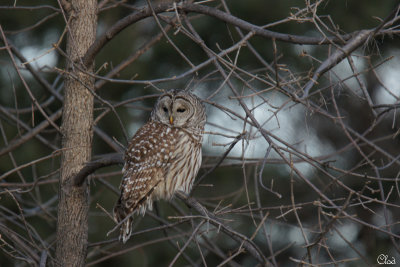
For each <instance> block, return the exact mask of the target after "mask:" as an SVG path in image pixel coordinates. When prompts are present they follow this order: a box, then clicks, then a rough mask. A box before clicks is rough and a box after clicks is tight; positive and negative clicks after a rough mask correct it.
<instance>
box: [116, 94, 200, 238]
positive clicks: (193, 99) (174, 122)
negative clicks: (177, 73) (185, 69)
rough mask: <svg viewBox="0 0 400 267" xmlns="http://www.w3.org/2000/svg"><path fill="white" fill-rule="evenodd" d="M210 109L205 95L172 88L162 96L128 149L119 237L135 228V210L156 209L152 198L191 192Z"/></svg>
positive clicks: (118, 219) (118, 214)
mask: <svg viewBox="0 0 400 267" xmlns="http://www.w3.org/2000/svg"><path fill="white" fill-rule="evenodd" d="M205 123H206V113H205V108H204V105H203V104H202V103H201V101H200V99H199V98H198V97H197V96H195V95H193V94H191V93H188V92H186V91H179V90H171V91H168V92H166V93H165V94H163V95H161V96H160V98H159V99H158V100H157V103H156V105H155V107H154V108H153V111H152V112H151V117H150V120H149V122H147V123H146V124H145V125H143V126H142V127H141V128H140V129H139V130H138V131H137V132H136V134H135V135H134V136H133V138H132V140H131V141H130V143H129V145H128V148H127V150H126V152H125V165H124V168H123V169H122V173H123V179H122V182H121V186H120V189H121V195H120V198H119V200H118V202H117V204H116V205H115V207H114V218H115V220H116V222H117V223H120V222H121V221H124V222H123V223H122V224H121V230H120V237H119V238H120V240H122V242H123V243H125V242H126V241H127V240H128V239H129V237H130V236H131V232H132V220H133V219H132V215H133V213H140V214H141V215H144V213H145V212H146V209H149V210H151V209H152V206H153V200H157V199H171V197H172V196H173V195H174V193H175V192H176V191H183V192H184V193H186V194H189V193H190V190H191V188H192V185H193V181H194V179H195V177H196V175H197V172H198V171H199V168H200V165H201V145H202V139H203V131H204V125H205Z"/></svg>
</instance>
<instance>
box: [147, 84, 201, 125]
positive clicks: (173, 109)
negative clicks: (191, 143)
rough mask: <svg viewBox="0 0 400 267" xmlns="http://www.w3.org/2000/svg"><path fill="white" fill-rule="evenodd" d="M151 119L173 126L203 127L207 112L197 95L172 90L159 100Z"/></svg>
mask: <svg viewBox="0 0 400 267" xmlns="http://www.w3.org/2000/svg"><path fill="white" fill-rule="evenodd" d="M151 119H152V120H153V121H157V122H161V123H164V124H167V125H170V126H173V127H185V128H190V127H196V128H197V127H201V128H203V127H204V124H205V123H206V112H205V108H204V105H203V104H202V102H201V101H200V99H199V98H198V97H197V96H195V95H193V94H191V93H189V92H186V91H180V90H170V91H167V92H166V93H164V94H163V95H161V96H160V98H159V99H158V100H157V103H156V105H155V107H154V109H153V111H152V112H151Z"/></svg>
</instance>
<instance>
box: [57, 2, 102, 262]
mask: <svg viewBox="0 0 400 267" xmlns="http://www.w3.org/2000/svg"><path fill="white" fill-rule="evenodd" d="M67 4H68V6H64V8H65V9H66V11H67V13H68V19H69V25H68V39H67V55H68V58H69V61H68V63H67V75H66V77H65V89H64V90H65V91H64V92H65V93H64V94H65V97H64V106H63V120H62V125H61V130H62V134H63V137H62V147H63V150H62V157H61V175H60V187H59V204H58V221H57V248H56V266H83V265H84V264H85V258H86V252H87V242H88V212H89V185H88V183H87V182H85V183H83V184H82V185H81V186H79V187H76V186H74V185H73V178H74V176H75V175H76V174H77V173H78V172H79V171H80V170H81V169H82V167H83V166H84V165H85V163H86V162H88V161H89V160H90V157H91V147H92V137H93V95H92V94H91V92H90V91H89V90H88V88H91V89H93V87H94V79H93V78H91V77H89V76H88V75H86V74H84V73H82V72H80V71H79V70H78V69H79V68H77V67H76V66H77V65H79V66H81V65H80V61H81V60H80V59H81V57H82V56H83V55H84V54H85V53H86V51H87V49H88V48H89V47H90V45H91V44H92V43H93V42H94V40H95V37H96V23H97V1H95V0H71V1H70V2H68V3H67ZM72 62H73V63H74V64H76V65H75V66H74V64H72ZM87 71H89V72H90V71H93V66H90V67H89V68H87Z"/></svg>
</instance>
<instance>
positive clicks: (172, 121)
mask: <svg viewBox="0 0 400 267" xmlns="http://www.w3.org/2000/svg"><path fill="white" fill-rule="evenodd" d="M169 123H170V124H173V123H174V117H172V115H170V116H169Z"/></svg>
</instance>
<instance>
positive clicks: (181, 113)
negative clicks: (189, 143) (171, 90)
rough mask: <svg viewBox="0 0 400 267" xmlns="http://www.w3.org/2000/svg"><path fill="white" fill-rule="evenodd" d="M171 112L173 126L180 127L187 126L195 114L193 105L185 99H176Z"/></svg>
mask: <svg viewBox="0 0 400 267" xmlns="http://www.w3.org/2000/svg"><path fill="white" fill-rule="evenodd" d="M171 111H172V113H171V114H170V115H171V117H172V118H171V119H170V122H171V121H172V122H173V125H174V126H178V127H181V126H183V125H187V124H188V123H189V122H190V119H191V117H192V116H193V113H194V110H193V106H192V104H191V103H190V102H189V101H187V100H185V99H183V98H176V99H175V101H174V102H173V103H172V110H171ZM171 124H172V123H171Z"/></svg>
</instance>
